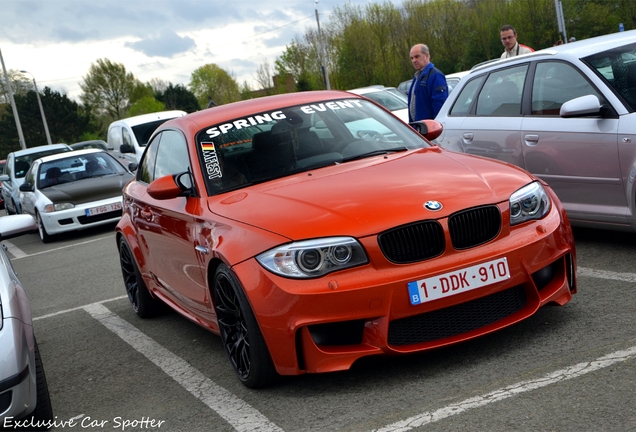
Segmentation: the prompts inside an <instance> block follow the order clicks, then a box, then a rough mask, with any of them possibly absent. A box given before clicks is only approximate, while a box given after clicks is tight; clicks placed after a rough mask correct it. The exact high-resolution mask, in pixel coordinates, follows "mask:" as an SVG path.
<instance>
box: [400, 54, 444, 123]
mask: <svg viewBox="0 0 636 432" xmlns="http://www.w3.org/2000/svg"><path fill="white" fill-rule="evenodd" d="M411 63H413V67H414V68H415V76H414V78H413V82H411V87H410V89H409V95H408V96H409V121H417V120H425V119H434V118H435V116H437V113H438V112H439V110H440V108H442V105H444V101H446V98H447V97H448V85H447V84H446V77H445V76H444V74H443V73H442V71H440V70H439V69H437V68H436V67H435V65H434V64H433V63H431V53H430V52H429V50H428V47H427V46H426V45H424V44H417V45H414V46H413V48H411Z"/></svg>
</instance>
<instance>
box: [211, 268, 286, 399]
mask: <svg viewBox="0 0 636 432" xmlns="http://www.w3.org/2000/svg"><path fill="white" fill-rule="evenodd" d="M214 303H215V308H216V314H217V318H218V322H219V330H220V332H221V339H222V341H223V347H224V348H225V351H226V353H227V355H228V358H229V360H230V363H231V364H232V367H233V368H234V371H235V372H236V375H237V377H238V379H239V380H240V381H241V382H242V383H243V384H244V385H245V386H247V387H249V388H260V387H266V386H268V385H271V384H272V383H273V382H274V381H275V380H276V378H277V376H278V374H277V373H276V370H275V368H274V364H273V363H272V360H271V358H270V355H269V351H268V350H267V345H266V344H265V339H264V338H263V334H262V333H261V330H260V328H259V326H258V323H257V322H256V318H255V317H254V314H253V312H252V309H251V308H250V306H249V303H248V301H247V298H246V297H245V294H244V293H243V289H242V288H241V285H240V283H239V281H238V279H237V278H236V276H235V275H234V273H233V272H232V271H231V270H230V269H229V268H228V267H227V266H226V265H224V264H221V265H220V266H219V268H218V269H217V271H216V275H215V277H214Z"/></svg>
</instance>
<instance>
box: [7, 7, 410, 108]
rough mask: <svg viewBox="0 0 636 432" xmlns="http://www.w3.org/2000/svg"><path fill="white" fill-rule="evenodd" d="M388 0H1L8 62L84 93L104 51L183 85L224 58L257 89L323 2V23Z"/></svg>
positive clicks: (312, 24) (312, 23)
mask: <svg viewBox="0 0 636 432" xmlns="http://www.w3.org/2000/svg"><path fill="white" fill-rule="evenodd" d="M382 1H384V0H377V1H375V2H374V1H369V0H320V1H319V2H318V3H317V4H316V3H315V2H314V0H260V1H257V0H233V1H232V0H0V51H1V53H2V57H3V59H4V63H5V66H6V68H7V69H8V70H11V69H15V70H27V71H29V72H30V73H31V74H33V76H34V77H35V79H36V82H37V85H38V88H39V89H40V90H41V89H43V88H44V87H45V86H48V87H50V88H52V89H53V90H56V91H59V92H61V93H66V94H67V95H68V96H69V97H70V98H72V99H75V100H79V94H80V93H81V90H80V88H79V83H80V82H81V81H82V77H84V76H85V75H86V73H87V72H88V70H89V67H90V65H91V64H92V63H95V61H96V60H97V59H99V58H107V59H109V60H111V61H113V62H117V63H122V64H123V65H124V66H125V67H126V70H127V71H129V72H132V73H133V74H134V75H135V77H136V78H137V79H139V80H141V81H143V82H147V81H150V80H151V79H152V78H160V79H163V80H165V81H167V82H172V83H173V84H184V85H187V84H188V83H189V82H190V76H191V73H192V72H193V71H194V70H195V69H197V68H199V67H200V66H203V65H205V64H208V63H215V64H217V65H219V66H220V67H222V68H223V69H225V70H227V71H228V72H230V73H233V74H234V77H235V78H236V80H237V82H238V83H239V85H241V84H242V83H243V81H247V82H248V83H250V85H251V86H252V88H254V89H255V88H256V87H257V86H256V81H255V76H256V71H257V69H258V66H259V65H261V64H263V63H264V62H265V61H267V62H269V64H270V65H271V66H272V67H273V64H274V60H275V59H276V58H277V57H278V56H280V55H281V54H282V52H283V50H284V49H285V46H286V45H288V44H289V43H290V42H291V41H292V40H293V38H294V37H295V36H301V35H303V34H304V33H305V31H306V30H307V29H309V28H313V29H315V28H316V15H315V10H316V8H317V9H318V13H319V16H320V22H321V26H322V25H323V24H325V23H326V22H327V21H328V20H329V15H330V14H331V12H332V10H333V9H334V7H336V6H340V7H342V6H344V5H345V4H346V3H353V4H360V5H366V4H369V3H381V2H382ZM391 1H393V3H395V4H396V5H401V4H402V1H401V0H391ZM0 72H1V71H0ZM27 76H29V77H31V76H30V75H27ZM0 77H2V78H3V76H2V75H0Z"/></svg>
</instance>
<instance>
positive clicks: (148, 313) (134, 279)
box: [119, 237, 162, 318]
mask: <svg viewBox="0 0 636 432" xmlns="http://www.w3.org/2000/svg"><path fill="white" fill-rule="evenodd" d="M119 263H120V266H121V274H122V276H123V278H124V284H125V285H126V294H128V300H130V304H131V305H132V307H133V310H134V311H135V313H136V314H137V315H138V316H139V317H140V318H152V317H153V316H156V315H158V314H159V313H160V312H161V310H162V304H161V303H160V302H159V300H155V299H154V298H153V297H152V296H151V295H150V293H149V292H148V288H147V287H146V283H145V282H144V280H143V278H142V277H141V272H140V271H139V267H137V262H136V261H135V257H134V256H133V253H132V251H131V250H130V247H129V246H128V243H126V240H124V239H123V237H122V239H121V240H120V241H119Z"/></svg>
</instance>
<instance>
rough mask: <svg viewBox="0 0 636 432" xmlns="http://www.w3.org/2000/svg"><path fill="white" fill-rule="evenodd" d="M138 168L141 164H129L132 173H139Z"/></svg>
mask: <svg viewBox="0 0 636 432" xmlns="http://www.w3.org/2000/svg"><path fill="white" fill-rule="evenodd" d="M138 167H139V164H138V163H137V162H131V163H129V164H128V170H129V171H131V172H133V171H137V168H138Z"/></svg>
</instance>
